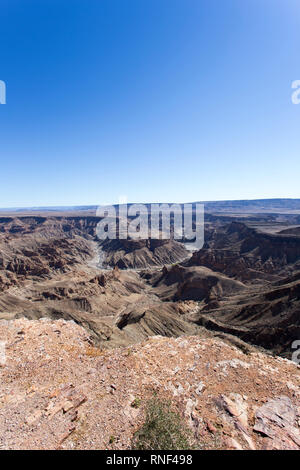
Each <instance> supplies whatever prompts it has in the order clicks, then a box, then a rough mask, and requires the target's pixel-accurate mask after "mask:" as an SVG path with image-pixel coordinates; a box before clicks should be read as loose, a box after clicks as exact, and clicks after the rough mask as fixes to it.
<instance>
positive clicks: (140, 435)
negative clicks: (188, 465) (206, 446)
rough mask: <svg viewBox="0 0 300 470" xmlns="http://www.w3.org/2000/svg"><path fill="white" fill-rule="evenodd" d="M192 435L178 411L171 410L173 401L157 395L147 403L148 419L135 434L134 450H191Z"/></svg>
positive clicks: (133, 440)
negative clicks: (162, 398) (161, 398)
mask: <svg viewBox="0 0 300 470" xmlns="http://www.w3.org/2000/svg"><path fill="white" fill-rule="evenodd" d="M192 448H193V445H192V435H191V432H190V430H189V429H188V427H187V426H186V424H185V423H184V421H183V419H182V418H181V416H180V415H179V414H178V413H175V412H174V411H172V410H171V402H170V401H167V400H160V399H159V398H157V397H156V396H154V397H153V398H152V399H150V400H149V402H148V403H147V405H146V419H145V423H144V424H143V426H142V427H141V428H140V429H139V430H138V431H137V432H136V433H135V434H134V436H133V439H132V449H133V450H189V449H192Z"/></svg>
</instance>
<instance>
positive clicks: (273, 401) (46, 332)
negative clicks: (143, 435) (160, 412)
mask: <svg viewBox="0 0 300 470" xmlns="http://www.w3.org/2000/svg"><path fill="white" fill-rule="evenodd" d="M0 346H1V350H0V374H1V383H0V448H1V449H130V448H131V440H132V436H133V434H134V432H135V431H136V430H137V429H138V428H139V427H140V426H141V425H142V423H143V421H144V409H145V405H146V404H147V401H148V400H149V398H150V397H151V396H152V395H153V393H154V392H157V394H158V395H159V397H161V398H170V399H171V400H172V403H173V407H174V409H176V410H178V411H179V412H180V413H181V415H182V417H183V418H184V420H185V421H186V423H187V424H188V425H189V426H190V428H191V430H192V432H193V436H194V439H195V443H196V446H197V447H198V448H200V449H201V448H202V449H295V450H296V449H300V375H299V373H300V370H299V366H297V365H296V364H294V363H292V362H290V361H287V360H286V359H283V358H275V357H272V356H269V355H266V354H264V353H262V352H258V351H257V350H255V349H254V348H252V349H251V350H249V351H248V353H247V354H245V353H244V352H242V351H241V350H240V349H237V348H236V347H235V346H233V345H229V344H227V343H225V342H222V341H221V340H220V339H216V338H206V339H205V338H199V337H197V336H183V337H180V338H163V337H160V336H155V337H152V338H150V339H147V340H145V341H143V342H141V343H139V344H135V345H132V346H129V347H124V348H117V349H113V350H104V349H100V348H97V347H95V346H94V345H93V343H92V339H91V337H90V336H89V333H88V332H87V330H85V329H84V328H82V327H80V326H78V325H76V324H75V323H74V322H73V321H71V322H70V321H69V322H68V321H65V320H62V319H60V320H57V321H51V320H49V319H41V320H32V321H30V320H27V319H23V318H22V319H18V320H11V321H5V320H2V321H1V322H0ZM137 404H138V406H137Z"/></svg>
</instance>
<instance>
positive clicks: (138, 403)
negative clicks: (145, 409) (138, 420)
mask: <svg viewBox="0 0 300 470" xmlns="http://www.w3.org/2000/svg"><path fill="white" fill-rule="evenodd" d="M141 402H142V400H141V399H140V398H135V399H134V400H133V402H132V403H131V406H132V408H139V407H140V406H141Z"/></svg>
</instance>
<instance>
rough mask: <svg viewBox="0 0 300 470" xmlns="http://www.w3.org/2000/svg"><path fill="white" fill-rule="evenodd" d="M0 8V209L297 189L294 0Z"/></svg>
mask: <svg viewBox="0 0 300 470" xmlns="http://www.w3.org/2000/svg"><path fill="white" fill-rule="evenodd" d="M1 14H2V27H1V31H0V39H1V43H2V44H5V47H2V48H1V50H0V61H1V62H0V63H1V72H0V79H1V80H3V81H5V83H6V86H7V104H5V105H0V126H1V127H0V129H1V169H2V181H1V189H0V207H2V208H4V207H6V208H14V207H37V206H49V207H50V206H62V205H65V206H74V205H98V204H106V203H108V202H110V203H117V202H118V199H119V196H120V195H126V196H127V199H128V201H134V202H170V201H171V202H189V201H218V200H245V199H249V200H255V199H272V198H297V197H298V198H299V197H300V190H299V178H298V175H299V170H300V161H299V155H300V141H299V138H298V135H299V122H300V105H299V106H296V105H293V104H292V101H291V94H292V89H291V85H292V82H293V81H294V80H297V79H300V70H299V65H298V63H297V60H296V58H297V57H298V52H299V44H300V27H299V26H300V7H299V2H298V1H297V0H286V1H285V2H282V1H280V0H265V1H264V2H262V1H261V0H245V1H242V2H241V1H239V0H226V2H220V1H217V0H187V1H182V0H165V1H164V2H161V1H159V0H151V2H147V3H146V2H141V1H139V0H130V1H129V2H123V1H122V0H115V1H114V2H111V1H110V0H102V1H101V2H99V1H96V0H91V1H90V2H88V4H86V3H85V2H82V1H80V0H73V1H72V2H68V1H67V0H60V1H58V0H45V1H43V2H39V1H37V0H29V1H26V2H24V1H20V0H15V1H10V2H3V5H2V8H1Z"/></svg>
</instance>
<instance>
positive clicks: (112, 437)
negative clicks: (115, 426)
mask: <svg viewBox="0 0 300 470" xmlns="http://www.w3.org/2000/svg"><path fill="white" fill-rule="evenodd" d="M115 439H116V438H115V436H110V438H109V443H110V444H113V443H114V442H115Z"/></svg>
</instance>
